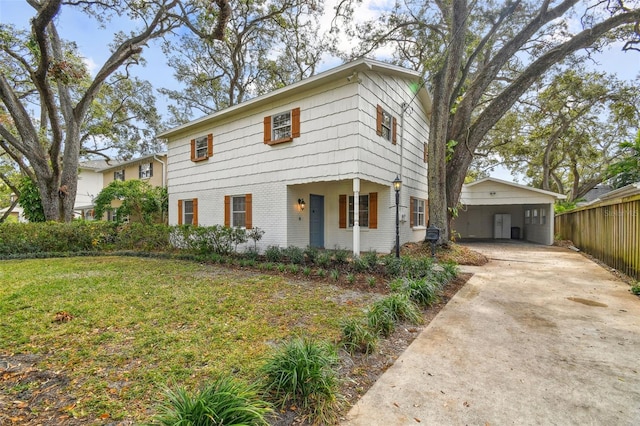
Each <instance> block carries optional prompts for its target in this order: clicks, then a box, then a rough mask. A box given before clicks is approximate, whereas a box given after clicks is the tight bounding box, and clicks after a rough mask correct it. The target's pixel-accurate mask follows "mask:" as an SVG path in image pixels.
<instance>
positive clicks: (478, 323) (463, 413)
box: [343, 244, 640, 426]
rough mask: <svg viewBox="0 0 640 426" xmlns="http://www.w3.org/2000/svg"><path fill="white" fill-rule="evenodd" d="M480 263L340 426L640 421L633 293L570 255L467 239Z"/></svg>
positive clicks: (639, 312)
mask: <svg viewBox="0 0 640 426" xmlns="http://www.w3.org/2000/svg"><path fill="white" fill-rule="evenodd" d="M469 247H471V248H472V249H474V250H477V251H480V252H482V253H484V254H485V255H487V256H488V257H489V258H490V259H491V261H490V262H489V263H488V264H487V265H485V266H483V267H481V268H476V269H475V271H474V272H475V275H474V276H473V277H472V278H471V279H470V280H469V281H468V283H467V284H466V285H465V287H463V288H462V289H461V290H460V291H459V292H458V294H457V295H456V296H455V297H454V298H453V299H452V300H451V301H450V302H449V304H448V305H447V306H446V307H445V308H444V309H443V310H442V311H441V312H440V314H438V316H437V317H436V318H435V319H434V320H433V321H432V322H431V324H429V326H428V327H427V328H425V330H423V331H422V333H420V335H419V336H418V337H417V338H416V340H415V341H414V342H413V343H412V344H411V345H410V346H409V348H407V350H406V351H405V352H404V353H403V354H402V355H401V356H400V357H399V358H398V360H397V361H396V362H395V364H394V365H393V366H392V367H391V368H389V369H388V370H387V371H386V372H385V373H384V374H383V375H382V376H381V377H380V378H379V379H378V381H377V382H376V383H375V384H374V386H373V387H372V388H371V389H370V390H369V391H368V392H367V393H366V394H365V395H364V396H363V397H362V398H361V399H360V401H359V402H358V403H357V404H356V405H355V406H354V407H353V408H352V409H351V411H350V412H349V413H348V415H347V419H346V421H345V422H344V423H343V424H344V425H349V426H355V425H362V426H365V425H366V426H374V425H381V426H382V425H384V426H395V425H417V424H426V425H483V426H484V425H640V299H639V298H638V297H636V296H633V295H632V294H631V293H630V292H629V286H628V285H627V284H625V283H623V282H620V281H617V280H615V278H614V277H613V276H612V275H611V274H610V273H609V272H607V271H606V270H605V269H603V268H602V267H600V266H598V265H597V264H595V263H593V262H591V261H589V260H588V259H586V258H585V257H583V256H582V255H580V254H578V253H575V252H572V251H570V250H568V249H563V248H559V247H545V246H538V245H529V244H469Z"/></svg>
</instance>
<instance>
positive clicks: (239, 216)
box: [231, 195, 247, 228]
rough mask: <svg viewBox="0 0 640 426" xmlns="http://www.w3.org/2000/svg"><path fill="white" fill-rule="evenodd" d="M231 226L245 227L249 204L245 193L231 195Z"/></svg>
mask: <svg viewBox="0 0 640 426" xmlns="http://www.w3.org/2000/svg"><path fill="white" fill-rule="evenodd" d="M231 217H232V223H231V226H233V227H236V228H245V227H246V223H247V222H246V219H247V204H246V198H245V196H244V195H242V196H238V197H231Z"/></svg>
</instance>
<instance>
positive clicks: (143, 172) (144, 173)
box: [139, 163, 153, 179]
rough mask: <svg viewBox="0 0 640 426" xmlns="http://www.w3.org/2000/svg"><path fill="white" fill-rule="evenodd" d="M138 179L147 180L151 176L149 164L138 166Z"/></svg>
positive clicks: (151, 169) (151, 170) (151, 171)
mask: <svg viewBox="0 0 640 426" xmlns="http://www.w3.org/2000/svg"><path fill="white" fill-rule="evenodd" d="M139 174H140V179H149V178H150V177H152V176H153V168H152V166H151V163H143V164H140V173H139Z"/></svg>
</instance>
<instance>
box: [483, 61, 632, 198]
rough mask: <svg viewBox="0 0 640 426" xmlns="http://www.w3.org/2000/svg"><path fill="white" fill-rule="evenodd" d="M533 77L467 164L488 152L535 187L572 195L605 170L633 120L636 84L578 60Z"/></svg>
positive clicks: (598, 178) (594, 181)
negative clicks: (590, 68)
mask: <svg viewBox="0 0 640 426" xmlns="http://www.w3.org/2000/svg"><path fill="white" fill-rule="evenodd" d="M549 77H550V78H544V79H542V80H541V81H540V82H538V83H536V84H534V85H533V86H532V87H531V89H530V90H529V91H527V93H525V94H524V95H523V96H522V97H521V98H520V99H519V100H518V102H517V103H516V104H515V105H514V107H513V108H512V109H511V110H510V111H509V112H508V113H507V114H505V116H504V117H502V119H501V120H500V121H498V123H497V124H496V126H495V127H494V128H493V129H492V130H491V131H490V132H489V134H488V135H487V137H486V138H485V140H484V141H483V143H481V144H480V146H479V147H478V149H477V154H478V155H477V157H476V159H475V160H474V166H484V167H487V166H490V165H491V164H492V162H493V161H496V160H492V159H491V157H495V156H496V155H497V158H498V159H499V160H498V161H500V163H501V164H503V165H504V166H505V167H507V168H508V169H509V170H510V171H511V172H512V173H514V174H519V175H524V176H526V177H527V178H528V179H529V180H530V183H531V184H532V185H533V186H535V187H538V188H541V189H544V190H547V191H555V192H559V193H562V194H565V195H567V196H568V197H569V200H577V199H580V198H582V197H584V195H585V194H586V193H587V192H588V191H589V190H591V189H592V188H594V187H595V186H596V185H597V184H599V183H601V182H602V181H603V180H605V179H607V177H608V173H609V172H608V168H609V166H610V165H611V164H612V163H614V162H615V161H617V160H618V159H619V158H620V156H621V155H623V151H622V150H621V149H619V144H620V141H625V140H630V139H632V138H633V137H634V135H635V134H636V133H637V132H638V127H639V125H640V109H639V108H638V105H640V84H638V82H635V83H634V82H631V83H628V82H625V81H620V80H618V79H616V78H615V76H612V75H607V74H604V73H596V72H586V71H584V70H580V68H578V67H574V68H571V69H569V70H560V71H559V72H558V73H552V74H551V75H550V76H549Z"/></svg>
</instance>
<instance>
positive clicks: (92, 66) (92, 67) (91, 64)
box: [82, 58, 98, 75]
mask: <svg viewBox="0 0 640 426" xmlns="http://www.w3.org/2000/svg"><path fill="white" fill-rule="evenodd" d="M82 62H84V64H85V65H86V66H87V69H88V70H89V74H91V75H96V72H98V64H97V63H96V62H95V61H94V60H93V58H82Z"/></svg>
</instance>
